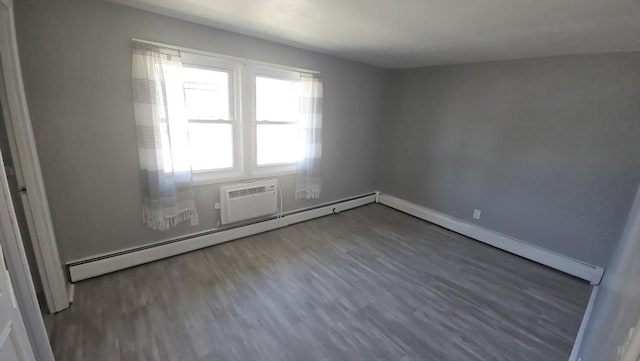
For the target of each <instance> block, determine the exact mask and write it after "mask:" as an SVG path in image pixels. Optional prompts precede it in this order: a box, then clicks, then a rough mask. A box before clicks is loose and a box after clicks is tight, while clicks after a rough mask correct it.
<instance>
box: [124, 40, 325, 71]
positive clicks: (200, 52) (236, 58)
mask: <svg viewBox="0 0 640 361" xmlns="http://www.w3.org/2000/svg"><path fill="white" fill-rule="evenodd" d="M131 40H132V41H138V42H141V43H147V44H151V45H157V46H163V47H167V48H175V49H178V50H180V51H183V52H185V53H190V54H196V55H204V56H211V57H217V58H222V59H226V60H233V61H238V62H242V63H249V64H255V65H259V66H269V67H274V68H279V69H284V70H290V71H299V72H301V73H310V74H320V72H319V71H317V70H310V69H305V68H300V67H296V66H289V65H282V64H276V63H270V62H266V61H261V60H253V59H249V58H243V57H239V56H233V55H226V54H219V53H214V52H212V51H207V50H200V49H194V48H188V47H185V46H180V45H174V44H167V43H161V42H157V41H151V40H144V39H138V38H131Z"/></svg>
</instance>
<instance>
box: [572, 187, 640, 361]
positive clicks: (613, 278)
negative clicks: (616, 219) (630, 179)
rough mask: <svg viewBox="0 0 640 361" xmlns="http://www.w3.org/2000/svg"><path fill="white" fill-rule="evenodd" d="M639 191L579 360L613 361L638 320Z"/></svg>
mask: <svg viewBox="0 0 640 361" xmlns="http://www.w3.org/2000/svg"><path fill="white" fill-rule="evenodd" d="M638 280H640V188H639V189H638V192H637V193H636V198H635V201H634V205H633V208H632V210H631V213H630V215H629V220H628V222H627V226H626V227H625V230H624V233H623V236H622V239H621V242H620V245H619V246H618V248H617V250H616V252H615V254H614V256H613V258H612V259H611V261H610V262H609V267H607V272H606V273H605V275H604V278H603V279H602V283H601V284H600V288H599V289H598V295H597V296H596V302H595V303H594V306H593V311H592V314H591V318H590V320H589V323H588V324H587V329H586V331H585V334H584V338H583V339H582V349H581V350H580V351H579V353H578V357H579V358H580V357H581V358H582V360H583V361H602V360H615V359H616V348H617V347H618V345H621V344H622V343H623V342H624V339H625V337H626V336H627V333H628V332H629V329H630V328H631V327H634V326H635V325H636V323H637V322H638V318H639V317H640V284H639V283H638Z"/></svg>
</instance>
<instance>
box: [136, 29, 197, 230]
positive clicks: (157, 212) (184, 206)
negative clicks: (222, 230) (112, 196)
mask: <svg viewBox="0 0 640 361" xmlns="http://www.w3.org/2000/svg"><path fill="white" fill-rule="evenodd" d="M181 67H182V62H181V58H180V51H179V50H176V49H170V48H165V47H160V46H156V45H152V44H148V43H144V42H138V41H134V42H133V63H132V76H133V100H134V112H135V122H136V131H137V140H138V154H139V157H140V173H141V179H142V193H143V197H144V202H143V207H142V219H143V222H144V223H145V224H146V225H147V226H148V227H149V228H152V229H154V230H160V231H165V230H168V229H170V228H171V227H174V226H176V225H177V224H179V223H180V222H182V221H185V220H189V221H190V222H191V225H192V226H193V225H196V224H198V214H197V212H196V208H195V202H194V196H193V187H192V184H191V165H190V161H189V133H188V123H187V119H186V118H185V117H184V114H185V113H184V102H183V101H182V102H181V101H173V102H172V101H170V100H171V99H180V97H181V95H182V92H183V91H184V90H183V86H182V80H181V77H180V70H181ZM182 96H183V95H182ZM182 99H184V98H182Z"/></svg>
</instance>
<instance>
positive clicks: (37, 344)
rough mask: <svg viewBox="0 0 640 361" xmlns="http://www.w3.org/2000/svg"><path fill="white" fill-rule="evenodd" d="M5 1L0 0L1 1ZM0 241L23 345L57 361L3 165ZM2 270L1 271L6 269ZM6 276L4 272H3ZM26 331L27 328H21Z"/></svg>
mask: <svg viewBox="0 0 640 361" xmlns="http://www.w3.org/2000/svg"><path fill="white" fill-rule="evenodd" d="M2 1H4V0H0V2H2ZM0 165H2V154H1V153H0ZM0 243H1V247H2V250H3V251H4V258H5V261H6V265H7V270H8V271H9V275H10V279H11V281H13V282H9V283H8V285H7V286H8V287H11V283H13V289H14V291H15V296H16V298H15V299H16V301H17V305H18V307H17V309H18V310H19V312H20V315H21V318H22V320H21V325H20V327H22V323H24V327H25V328H26V332H27V336H28V338H29V339H28V341H27V342H28V343H29V345H26V344H23V347H25V348H27V347H28V348H30V349H31V350H32V351H33V354H32V355H31V356H30V357H29V358H31V357H33V356H34V355H35V359H36V360H39V361H54V357H53V352H52V351H51V345H50V344H49V338H48V337H47V330H46V329H45V327H44V322H43V320H42V314H41V313H40V306H39V305H38V299H37V297H36V291H35V288H34V286H33V281H32V278H31V272H30V271H29V265H28V264H27V256H26V254H25V251H24V246H23V244H22V238H21V236H20V229H19V226H18V220H17V217H16V213H15V209H14V208H13V203H12V202H11V193H10V191H9V183H8V181H7V174H6V172H5V170H4V167H3V166H0ZM2 268H3V269H2V270H0V271H1V272H2V273H4V272H6V271H4V267H2ZM2 276H3V277H4V275H2ZM22 332H24V331H22Z"/></svg>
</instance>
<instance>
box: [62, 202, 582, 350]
mask: <svg viewBox="0 0 640 361" xmlns="http://www.w3.org/2000/svg"><path fill="white" fill-rule="evenodd" d="M589 293H590V286H589V285H588V284H587V283H586V282H583V281H580V280H578V279H575V278H572V277H570V276H567V275H564V274H562V273H560V272H557V271H554V270H551V269H549V268H546V267H544V266H541V265H538V264H536V263H533V262H529V261H527V260H525V259H522V258H519V257H517V256H514V255H511V254H509V253H506V252H503V251H500V250H498V249H495V248H492V247H490V246H487V245H484V244H482V243H480V242H477V241H474V240H471V239H469V238H467V237H464V236H461V235H459V234H456V233H453V232H450V231H448V230H445V229H443V228H440V227H438V226H435V225H432V224H429V223H427V222H424V221H422V220H419V219H416V218H413V217H411V216H408V215H406V214H403V213H400V212H397V211H395V210H392V209H390V208H387V207H385V206H382V205H368V206H365V207H361V208H357V209H354V210H351V211H347V212H343V213H340V214H338V215H331V216H328V217H324V218H320V219H316V220H312V221H309V222H305V223H301V224H297V225H293V226H290V227H287V228H283V229H280V230H276V231H271V232H268V233H263V234H260V235H256V236H252V237H247V238H244V239H241V240H236V241H233V242H229V243H226V244H222V245H218V246H214V247H210V248H207V249H204V250H200V251H196V252H192V253H189V254H185V255H181V256H176V257H173V258H169V259H166V260H162V261H158V262H154V263H150V264H146V265H142V266H138V267H135V268H131V269H127V270H124V271H120V272H117V273H113V274H110V275H105V276H102V277H99V278H94V279H91V280H87V281H83V282H80V283H78V284H77V285H76V294H75V302H74V304H73V305H72V307H71V308H70V309H68V310H66V311H63V312H61V313H59V314H57V315H55V320H54V325H53V337H52V343H53V348H54V353H55V356H56V359H57V360H58V361H63V360H127V361H128V360H402V361H409V360H508V361H515V360H567V359H568V356H569V354H570V352H571V347H572V344H573V341H574V337H575V335H576V333H577V330H578V327H579V325H580V321H581V318H582V313H583V312H584V309H585V307H586V304H587V301H588V298H589Z"/></svg>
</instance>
